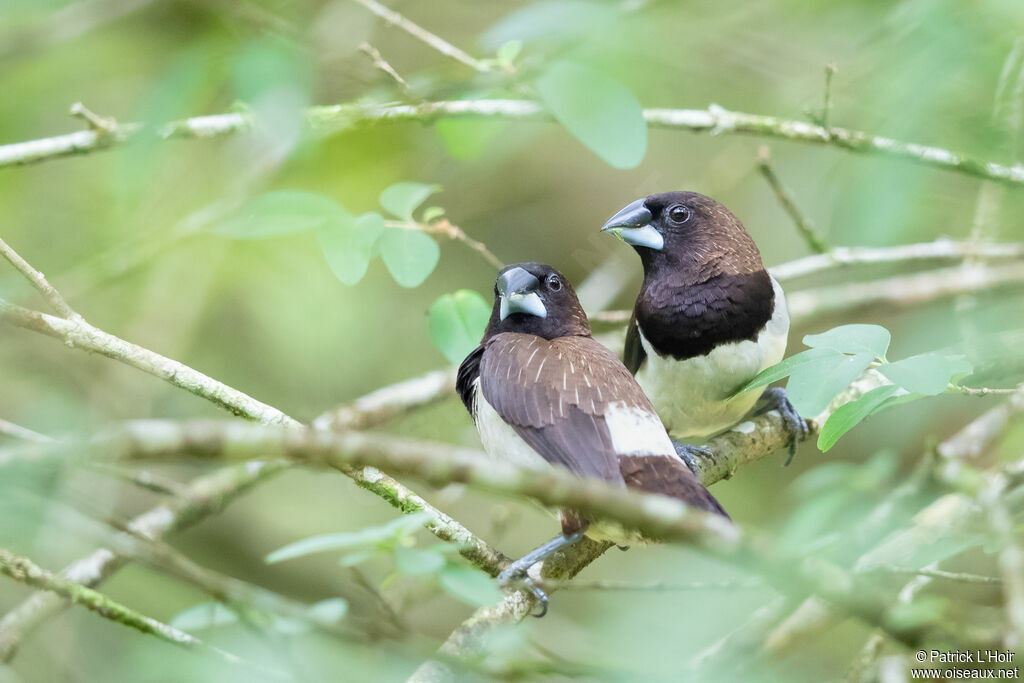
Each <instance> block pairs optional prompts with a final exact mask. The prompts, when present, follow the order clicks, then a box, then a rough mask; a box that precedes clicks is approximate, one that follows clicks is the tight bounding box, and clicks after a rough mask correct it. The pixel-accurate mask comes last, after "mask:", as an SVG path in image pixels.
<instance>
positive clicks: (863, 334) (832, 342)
mask: <svg viewBox="0 0 1024 683" xmlns="http://www.w3.org/2000/svg"><path fill="white" fill-rule="evenodd" d="M890 339H891V335H890V334H889V330H887V329H885V328H884V327H882V326H880V325H840V326H839V327H833V328H832V329H831V330H829V331H828V332H822V333H821V334H809V335H807V336H806V337H804V344H806V345H807V346H810V347H812V348H816V349H834V350H836V351H841V352H843V353H863V352H864V351H870V352H871V353H872V354H873V355H874V357H875V358H885V352H886V351H887V350H888V349H889V341H890Z"/></svg>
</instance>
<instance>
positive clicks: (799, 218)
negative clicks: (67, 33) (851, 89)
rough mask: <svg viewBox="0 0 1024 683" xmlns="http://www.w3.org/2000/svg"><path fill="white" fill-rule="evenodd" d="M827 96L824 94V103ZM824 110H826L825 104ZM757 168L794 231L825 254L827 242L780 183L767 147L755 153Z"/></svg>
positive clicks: (809, 245) (815, 250) (814, 249)
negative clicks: (788, 218)
mask: <svg viewBox="0 0 1024 683" xmlns="http://www.w3.org/2000/svg"><path fill="white" fill-rule="evenodd" d="M827 101H828V96H827V95H826V103H827ZM825 111H826V112H827V111H828V108H827V105H826V109H825ZM757 168H758V170H759V171H761V175H763V176H764V179H765V180H767V181H768V185H769V186H770V187H771V188H772V192H774V193H775V198H776V199H777V200H779V204H781V205H782V208H783V210H785V212H786V213H787V214H789V217H790V219H792V221H793V225H795V226H796V231H797V232H799V233H800V236H801V237H802V238H803V239H804V242H806V243H807V246H808V247H810V248H811V251H813V252H815V253H817V254H827V253H828V252H829V251H830V250H831V248H830V247H829V245H828V242H827V241H826V240H825V238H824V237H822V236H821V235H820V234H818V231H817V229H815V227H814V226H813V225H811V222H810V221H809V220H807V218H806V217H805V216H804V214H803V212H802V211H801V210H800V207H799V206H797V204H796V201H795V200H794V199H793V195H792V193H790V191H789V190H788V189H786V186H785V185H783V184H782V181H781V180H780V179H779V176H777V175H776V174H775V170H774V169H773V168H772V158H771V153H770V152H769V151H768V147H761V148H760V149H759V150H758V153H757Z"/></svg>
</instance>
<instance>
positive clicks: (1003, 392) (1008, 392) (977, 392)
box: [952, 384, 1024, 396]
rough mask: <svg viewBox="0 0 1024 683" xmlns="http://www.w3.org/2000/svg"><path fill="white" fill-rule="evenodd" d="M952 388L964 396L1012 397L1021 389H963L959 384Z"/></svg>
mask: <svg viewBox="0 0 1024 683" xmlns="http://www.w3.org/2000/svg"><path fill="white" fill-rule="evenodd" d="M1022 386H1024V385H1022ZM952 387H953V389H954V390H956V391H957V392H959V393H961V394H964V395H965V396H1012V395H1014V394H1016V393H1017V392H1018V391H1020V388H1021V387H1019V386H1018V387H1014V388H1010V389H991V388H989V387H965V386H963V385H960V384H956V385H952Z"/></svg>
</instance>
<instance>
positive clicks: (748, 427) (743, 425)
mask: <svg viewBox="0 0 1024 683" xmlns="http://www.w3.org/2000/svg"><path fill="white" fill-rule="evenodd" d="M754 428H755V426H754V423H753V422H751V421H750V420H747V421H746V422H740V423H739V424H738V425H736V426H735V427H733V428H732V430H731V431H734V432H739V433H740V434H750V433H751V432H752V431H754Z"/></svg>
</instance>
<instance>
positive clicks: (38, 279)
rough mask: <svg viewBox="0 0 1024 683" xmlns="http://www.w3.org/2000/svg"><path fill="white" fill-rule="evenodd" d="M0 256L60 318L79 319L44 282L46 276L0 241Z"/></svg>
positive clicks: (54, 290)
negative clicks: (16, 270)
mask: <svg viewBox="0 0 1024 683" xmlns="http://www.w3.org/2000/svg"><path fill="white" fill-rule="evenodd" d="M0 255H3V257H4V258H5V259H7V260H8V261H9V262H10V264H11V265H12V266H14V267H15V268H17V269H18V272H19V273H21V274H22V275H24V276H25V279H26V280H28V281H29V282H30V283H31V284H32V286H33V287H35V288H36V290H37V291H38V292H39V293H40V294H42V295H43V298H44V299H45V300H46V302H47V303H48V304H50V306H51V307H53V310H55V311H57V312H58V313H60V315H61V317H62V318H66V319H67V320H80V319H81V317H80V316H79V315H78V314H77V313H75V311H74V310H73V309H72V308H71V306H68V302H67V301H65V300H64V297H63V296H61V294H60V292H58V291H57V290H56V289H55V288H54V287H53V285H51V284H50V283H49V282H48V281H47V280H46V276H45V275H43V274H42V273H40V272H39V271H38V270H36V269H35V268H33V267H32V266H30V265H29V264H28V262H27V261H26V260H25V259H23V258H21V256H20V255H19V254H18V252H16V251H14V249H12V248H11V247H10V245H8V244H7V242H4V241H3V240H2V239H0Z"/></svg>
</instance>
